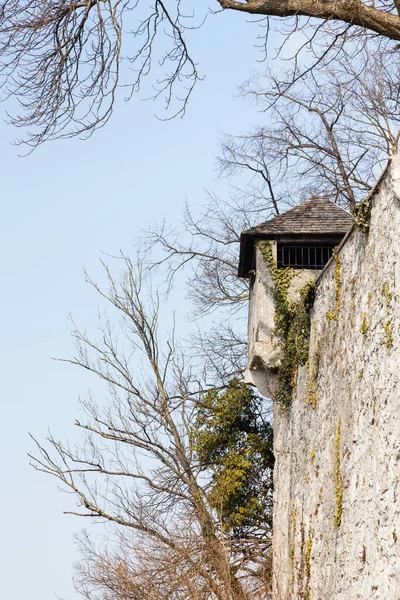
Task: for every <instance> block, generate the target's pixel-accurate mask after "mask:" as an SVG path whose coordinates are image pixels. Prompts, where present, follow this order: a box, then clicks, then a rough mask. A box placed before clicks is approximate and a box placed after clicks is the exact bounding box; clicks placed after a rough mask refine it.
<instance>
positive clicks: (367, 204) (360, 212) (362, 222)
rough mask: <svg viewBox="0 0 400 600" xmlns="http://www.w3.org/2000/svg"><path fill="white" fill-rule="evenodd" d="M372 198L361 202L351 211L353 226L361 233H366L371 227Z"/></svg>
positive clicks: (368, 197) (369, 197)
mask: <svg viewBox="0 0 400 600" xmlns="http://www.w3.org/2000/svg"><path fill="white" fill-rule="evenodd" d="M371 211H372V196H367V197H366V198H364V200H361V202H359V203H358V204H357V206H355V207H354V208H353V210H352V217H353V222H354V225H355V227H356V228H357V229H359V230H360V231H362V232H363V233H368V231H369V230H370V227H371Z"/></svg>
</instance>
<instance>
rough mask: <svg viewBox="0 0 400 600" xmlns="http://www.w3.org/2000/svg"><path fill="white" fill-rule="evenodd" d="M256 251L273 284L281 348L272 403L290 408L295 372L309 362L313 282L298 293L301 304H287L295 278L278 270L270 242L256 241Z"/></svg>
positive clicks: (314, 285) (287, 270) (313, 293)
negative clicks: (269, 273) (261, 258)
mask: <svg viewBox="0 0 400 600" xmlns="http://www.w3.org/2000/svg"><path fill="white" fill-rule="evenodd" d="M257 247H258V248H259V250H260V252H261V254H262V256H263V258H264V260H265V261H266V263H267V264H268V266H269V268H270V271H271V275H272V280H273V282H274V304H275V325H276V330H277V332H278V334H280V335H281V337H282V345H283V357H282V361H281V364H280V367H279V371H278V385H277V390H276V395H275V400H276V401H277V402H278V403H279V404H281V405H282V406H284V407H289V406H290V403H291V401H292V397H293V390H294V386H295V376H296V373H297V369H298V367H299V366H301V365H305V364H306V362H307V360H308V354H309V346H310V328H311V321H310V313H311V309H312V307H313V305H314V299H315V291H316V283H315V281H314V279H312V280H310V281H309V282H308V283H307V284H306V285H305V286H304V288H303V289H302V290H301V291H300V301H299V302H289V299H288V290H289V286H290V283H291V281H292V279H293V277H294V275H295V272H294V270H293V269H290V268H285V269H279V268H278V267H277V265H276V263H275V260H274V257H273V252H272V246H271V243H270V242H269V241H265V240H259V241H258V242H257Z"/></svg>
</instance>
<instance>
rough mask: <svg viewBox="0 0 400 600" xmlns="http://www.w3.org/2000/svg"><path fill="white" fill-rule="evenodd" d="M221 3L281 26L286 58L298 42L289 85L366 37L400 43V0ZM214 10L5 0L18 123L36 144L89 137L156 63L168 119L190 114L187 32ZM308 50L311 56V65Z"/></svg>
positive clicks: (3, 39)
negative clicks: (121, 90)
mask: <svg viewBox="0 0 400 600" xmlns="http://www.w3.org/2000/svg"><path fill="white" fill-rule="evenodd" d="M214 4H215V9H216V10H217V11H225V10H232V11H239V12H243V13H246V14H250V15H254V16H255V17H256V20H258V21H260V19H261V22H262V26H263V27H264V29H263V33H262V35H261V37H262V38H263V40H264V42H263V43H264V44H267V38H268V33H269V31H270V29H271V28H275V29H277V30H278V31H279V33H280V40H281V41H280V42H279V46H280V53H281V55H282V56H286V54H285V53H286V46H287V41H288V40H292V41H293V43H294V44H295V45H296V50H295V52H294V57H293V58H294V61H293V69H292V71H291V74H290V77H289V79H288V81H287V82H286V83H287V85H291V84H292V83H293V82H294V81H296V80H297V78H298V77H299V76H300V75H301V74H304V72H306V71H308V70H310V69H312V68H313V67H314V66H317V65H318V64H319V63H320V61H321V60H323V59H326V57H328V56H329V57H332V56H336V55H337V54H340V53H341V52H342V51H343V50H344V49H347V52H356V51H357V48H359V46H360V45H361V46H362V45H363V44H365V43H366V40H367V39H370V38H381V39H383V40H391V41H392V42H393V43H392V44H391V48H392V50H393V52H397V46H396V42H398V41H399V40H400V17H399V14H398V9H399V5H398V2H397V0H368V1H365V2H361V0H337V1H335V2H332V1H330V0H318V1H316V0H243V1H239V0H216V1H215V3H214ZM194 9H196V10H194ZM213 10H214V9H213ZM199 11H200V12H201V11H202V12H201V14H200V15H197V13H198V12H199ZM207 12H208V8H207V4H202V5H200V6H199V5H198V4H197V5H194V4H193V3H192V4H191V3H190V2H189V0H185V1H183V0H166V1H165V0H152V1H151V2H150V3H143V2H141V1H140V0H57V1H53V0H3V2H1V3H0V56H1V60H0V72H1V74H2V89H3V93H4V94H5V96H7V95H16V96H17V98H18V100H19V103H20V111H18V113H17V114H16V115H15V116H14V117H13V118H12V119H11V120H12V122H13V123H14V124H15V125H17V126H19V127H24V128H28V131H29V134H28V138H27V139H26V141H27V142H28V143H29V144H31V145H32V146H33V147H35V146H36V145H37V144H40V143H41V142H42V141H44V140H47V139H53V138H57V137H64V136H73V135H80V134H85V135H90V134H91V133H92V132H93V130H94V129H96V128H97V127H101V126H102V125H104V124H105V123H106V122H107V120H108V119H109V117H110V115H111V111H112V107H113V103H114V98H115V94H116V90H117V87H118V86H119V85H121V86H123V87H125V88H126V89H127V95H128V97H129V96H130V95H131V94H132V93H134V92H135V91H137V90H138V89H139V87H140V85H141V82H142V79H143V77H144V76H146V75H147V74H148V73H149V72H150V71H151V70H155V79H156V81H157V83H156V85H155V86H154V87H155V92H154V95H155V96H161V97H162V98H163V99H164V100H165V104H166V107H167V108H170V112H169V113H168V114H169V115H170V116H173V115H174V114H182V113H183V112H184V111H185V109H186V105H187V101H188V99H189V97H190V95H191V93H192V90H193V87H194V85H195V84H196V82H197V81H198V79H199V75H198V70H197V66H196V63H195V59H194V58H193V57H192V54H191V51H190V49H189V47H188V42H187V39H186V38H187V34H188V32H189V30H190V29H193V28H197V27H200V26H201V24H202V21H203V19H204V16H205V15H206V14H207ZM282 19H283V20H282ZM159 38H162V39H161V40H160V41H159ZM303 51H304V52H305V53H306V55H307V56H308V60H306V62H305V63H304V64H303V63H302V59H301V56H302V55H303V54H304V52H303ZM310 56H311V57H312V58H311V63H310ZM123 61H124V62H125V63H126V64H127V65H128V66H129V64H130V65H132V66H133V69H134V72H135V74H134V76H133V79H132V78H131V77H132V75H131V71H130V70H129V69H127V68H123V69H122V67H123V64H124V62H123ZM299 69H300V70H299ZM122 74H123V77H122V78H121V75H122ZM179 98H181V100H179ZM176 102H178V104H176Z"/></svg>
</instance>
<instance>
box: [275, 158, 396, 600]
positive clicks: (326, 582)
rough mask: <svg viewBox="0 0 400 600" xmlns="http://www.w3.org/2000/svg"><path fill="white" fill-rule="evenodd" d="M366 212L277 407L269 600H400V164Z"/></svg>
mask: <svg viewBox="0 0 400 600" xmlns="http://www.w3.org/2000/svg"><path fill="white" fill-rule="evenodd" d="M366 205H367V208H368V211H370V215H369V214H368V215H367V216H368V219H370V222H369V223H368V226H365V225H363V226H362V227H354V228H353V230H352V231H351V232H350V233H349V235H348V236H346V239H345V240H344V241H343V243H342V245H341V246H340V248H339V250H338V252H337V256H336V257H334V258H333V259H332V260H331V261H330V263H329V264H328V265H327V266H326V268H325V270H324V271H323V272H322V274H321V275H320V277H319V280H318V282H317V291H316V298H315V302H314V307H313V309H312V313H311V334H310V348H309V350H310V352H309V357H308V361H307V362H306V364H304V365H302V366H301V365H300V366H299V367H298V369H297V376H296V386H295V389H294V394H293V398H292V402H291V405H290V409H289V410H287V409H286V410H282V407H281V406H280V405H279V404H278V403H276V402H275V403H274V419H275V424H274V429H275V459H276V462H275V473H274V486H275V492H274V540H273V554H274V559H273V562H274V600H298V599H300V598H305V599H306V600H357V599H362V600H400V541H399V535H400V497H399V494H400V384H399V379H400V303H399V296H400V244H399V241H400V157H399V156H396V157H394V158H392V159H391V161H390V162H389V165H388V167H387V169H386V170H385V173H384V175H383V177H382V178H381V179H380V181H379V183H378V184H377V186H376V188H375V189H374V190H373V191H372V193H371V196H370V198H369V200H368V202H367V203H366ZM368 211H367V212H368ZM364 213H365V211H364V212H363V213H362V215H361V216H360V215H359V216H358V219H359V220H360V219H361V217H362V219H363V220H362V223H364V220H365V218H364V217H365V214H364ZM338 265H340V268H339V267H338ZM327 315H331V316H332V315H333V317H332V318H331V317H327ZM271 326H272V323H271Z"/></svg>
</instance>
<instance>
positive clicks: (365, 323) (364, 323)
mask: <svg viewBox="0 0 400 600" xmlns="http://www.w3.org/2000/svg"><path fill="white" fill-rule="evenodd" d="M369 327H370V326H369V323H368V320H367V313H365V312H364V313H363V315H362V323H361V327H360V332H361V333H362V334H363V335H366V334H367V333H368V331H369Z"/></svg>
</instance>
